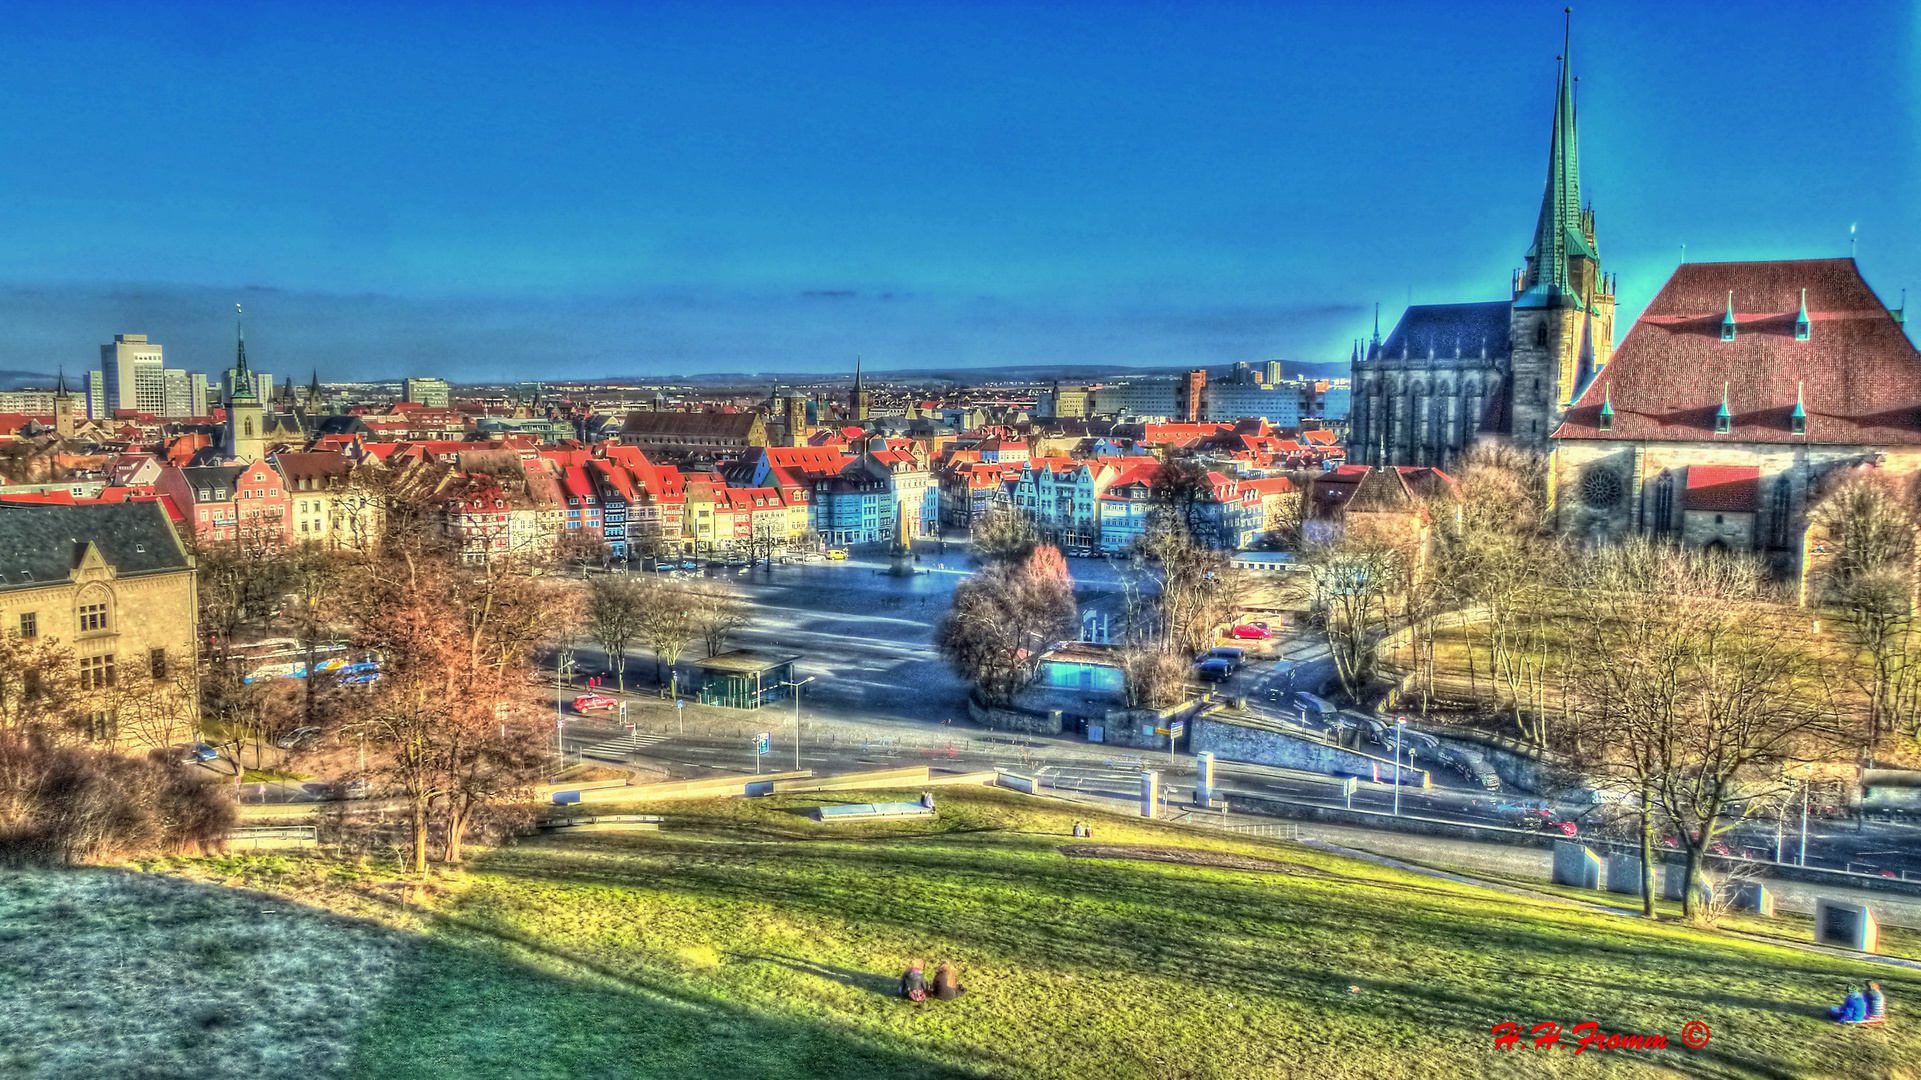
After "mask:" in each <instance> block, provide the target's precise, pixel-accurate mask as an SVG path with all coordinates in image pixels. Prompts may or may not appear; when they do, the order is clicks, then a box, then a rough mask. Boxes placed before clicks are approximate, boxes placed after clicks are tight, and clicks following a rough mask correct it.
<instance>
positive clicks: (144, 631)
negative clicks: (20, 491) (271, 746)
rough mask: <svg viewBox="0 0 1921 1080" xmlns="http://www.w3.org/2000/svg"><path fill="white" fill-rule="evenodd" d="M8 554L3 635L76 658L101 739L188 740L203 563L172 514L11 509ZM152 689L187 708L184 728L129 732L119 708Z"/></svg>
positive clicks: (144, 509)
mask: <svg viewBox="0 0 1921 1080" xmlns="http://www.w3.org/2000/svg"><path fill="white" fill-rule="evenodd" d="M0 552H4V554H0V630H4V632H5V633H7V634H10V635H17V636H19V637H22V638H53V639H56V640H57V641H58V642H59V644H60V645H62V646H64V647H65V648H67V649H70V650H71V651H72V654H73V664H74V666H75V674H76V676H77V686H78V689H79V692H80V693H81V694H82V695H84V698H85V700H86V703H87V707H88V709H89V710H90V711H91V721H92V724H91V731H90V734H91V735H92V736H93V737H94V738H96V739H99V740H102V741H106V742H109V743H118V742H123V741H132V742H140V741H142V740H143V739H144V740H145V741H160V739H161V738H162V737H163V736H164V735H173V736H174V737H178V734H177V732H173V731H172V729H173V728H176V727H178V728H181V729H182V730H184V717H186V716H188V715H190V710H191V708H192V701H193V699H194V698H196V697H197V693H196V692H195V691H194V690H193V685H194V678H195V677H194V672H195V671H196V670H197V659H196V658H197V656H198V652H197V649H196V644H197V641H198V637H199V632H198V627H197V625H196V622H195V620H196V617H197V613H198V610H199V609H198V606H197V604H196V597H195V590H194V569H193V560H192V559H191V558H189V557H188V555H187V551H186V548H185V547H184V546H183V545H182V544H181V542H180V536H179V534H178V533H176V532H175V531H174V528H173V524H172V523H171V522H170V521H169V520H168V517H167V511H166V509H165V507H164V506H162V505H161V503H160V502H159V501H158V500H152V499H149V500H146V501H142V502H123V503H96V504H83V505H79V506H62V505H23V504H18V503H0ZM145 686H153V687H156V688H157V689H158V690H159V692H161V693H163V694H166V695H170V696H174V697H177V699H178V701H179V703H180V707H179V709H178V710H176V711H175V713H174V721H175V722H174V723H173V724H170V725H165V726H161V725H153V724H146V725H142V726H141V730H139V731H134V730H127V731H122V730H121V725H120V723H119V721H120V716H119V711H118V710H119V707H120V706H121V705H122V704H123V703H125V702H126V701H127V697H128V695H129V694H132V693H136V692H138V691H139V690H140V689H141V688H142V687H145ZM145 711H146V712H148V713H150V712H151V711H152V710H151V703H149V707H148V709H147V710H145Z"/></svg>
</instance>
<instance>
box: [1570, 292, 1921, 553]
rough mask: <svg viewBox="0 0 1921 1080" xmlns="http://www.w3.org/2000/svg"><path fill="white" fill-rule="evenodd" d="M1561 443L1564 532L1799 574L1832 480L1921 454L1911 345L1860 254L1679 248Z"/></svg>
mask: <svg viewBox="0 0 1921 1080" xmlns="http://www.w3.org/2000/svg"><path fill="white" fill-rule="evenodd" d="M1554 446H1555V449H1554V456H1553V487H1554V493H1555V499H1554V514H1555V518H1556V521H1557V522H1558V524H1559V525H1560V527H1561V528H1562V529H1563V530H1566V531H1568V532H1571V533H1574V534H1576V535H1579V536H1583V537H1590V538H1593V539H1597V540H1600V539H1610V538H1614V537H1618V536H1621V535H1624V534H1626V533H1629V532H1633V531H1642V532H1648V533H1652V534H1655V535H1658V536H1665V537H1671V538H1674V539H1676V540H1679V541H1682V542H1684V543H1690V544H1696V545H1701V546H1709V545H1721V546H1725V547H1727V548H1730V549H1733V550H1742V551H1755V552H1760V553H1764V554H1766V555H1767V556H1768V557H1769V558H1770V560H1771V561H1772V562H1773V563H1774V565H1775V567H1776V569H1777V571H1778V572H1780V573H1781V574H1782V575H1783V576H1784V577H1792V576H1794V575H1798V574H1799V572H1800V571H1801V569H1802V568H1803V566H1804V555H1803V547H1804V543H1805V538H1806V534H1807V531H1808V510H1809V508H1810V506H1811V505H1812V504H1813V503H1814V502H1815V501H1816V500H1818V498H1819V497H1820V495H1821V493H1822V491H1823V490H1824V488H1825V486H1826V481H1827V480H1828V479H1830V478H1831V477H1832V476H1834V475H1835V474H1837V472H1838V471H1840V470H1845V469H1848V468H1851V467H1854V466H1859V465H1875V466H1878V467H1880V468H1882V469H1886V470H1889V471H1891V472H1893V473H1895V474H1897V475H1908V474H1912V473H1913V472H1915V471H1916V470H1917V468H1921V354H1918V353H1917V352H1916V350H1915V347H1914V345H1913V343H1912V342H1910V341H1909V340H1908V337H1907V334H1906V333H1905V332H1904V330H1903V327H1902V315H1901V313H1899V312H1894V311H1890V310H1889V309H1888V308H1887V306H1886V305H1885V304H1883V303H1882V302H1881V300H1880V299H1879V298H1878V297H1877V296H1876V295H1875V294H1874V290H1873V289H1871V288H1869V287H1868V283H1867V282H1866V281H1865V280H1863V279H1862V277H1861V272H1860V270H1859V268H1857V267H1856V265H1855V262H1854V260H1853V259H1807V260H1798V261H1789V262H1748V263H1689V264H1684V265H1682V266H1681V267H1679V268H1678V269H1676V270H1675V272H1674V275H1673V276H1672V277H1670V278H1669V279H1668V282H1667V284H1666V285H1665V286H1663V287H1662V289H1661V292H1660V294H1659V295H1657V296H1656V297H1655V298H1654V301H1653V302H1652V303H1650V304H1649V305H1648V307H1647V310H1646V311H1645V312H1643V313H1642V315H1641V317H1640V319H1639V320H1637V321H1636V322H1635V324H1634V329H1633V330H1632V331H1631V332H1629V334H1628V336H1627V338H1626V340H1625V341H1623V342H1622V345H1621V350H1620V352H1619V353H1618V354H1616V356H1615V358H1614V361H1613V363H1611V364H1609V365H1608V366H1607V367H1606V368H1603V369H1602V370H1601V372H1600V374H1599V375H1598V376H1597V377H1596V378H1595V379H1594V380H1593V382H1592V384H1591V385H1589V386H1588V387H1587V389H1586V391H1585V392H1584V393H1583V394H1582V395H1581V398H1580V400H1579V401H1577V402H1576V403H1575V404H1574V405H1573V406H1572V407H1571V408H1570V409H1569V410H1568V412H1567V415H1566V419H1565V420H1564V421H1563V422H1562V423H1561V425H1560V427H1559V429H1558V430H1557V431H1555V433H1554Z"/></svg>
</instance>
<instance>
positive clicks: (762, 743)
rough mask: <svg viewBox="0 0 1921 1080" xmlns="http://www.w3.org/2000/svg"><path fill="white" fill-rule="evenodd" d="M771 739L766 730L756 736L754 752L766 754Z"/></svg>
mask: <svg viewBox="0 0 1921 1080" xmlns="http://www.w3.org/2000/svg"><path fill="white" fill-rule="evenodd" d="M769 741H770V740H769V736H768V734H767V733H766V732H765V731H763V732H761V733H760V734H758V735H756V736H754V753H756V754H765V753H766V752H767V750H768V745H769Z"/></svg>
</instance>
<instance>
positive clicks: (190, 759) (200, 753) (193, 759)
mask: <svg viewBox="0 0 1921 1080" xmlns="http://www.w3.org/2000/svg"><path fill="white" fill-rule="evenodd" d="M219 756H220V751H218V750H215V749H214V748H213V747H212V746H209V745H208V744H206V743H203V742H197V743H194V744H193V745H192V746H189V747H187V748H186V749H185V750H183V751H181V753H180V762H181V764H183V765H199V764H201V763H203V762H208V761H212V760H213V759H215V758H217V757H219Z"/></svg>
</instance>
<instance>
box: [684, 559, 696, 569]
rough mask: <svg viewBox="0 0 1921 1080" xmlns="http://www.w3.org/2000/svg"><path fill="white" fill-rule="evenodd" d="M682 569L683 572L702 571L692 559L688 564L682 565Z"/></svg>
mask: <svg viewBox="0 0 1921 1080" xmlns="http://www.w3.org/2000/svg"><path fill="white" fill-rule="evenodd" d="M680 568H681V569H682V570H698V569H700V564H699V563H697V562H695V561H694V560H692V559H688V560H687V561H686V562H683V563H681V564H680Z"/></svg>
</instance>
